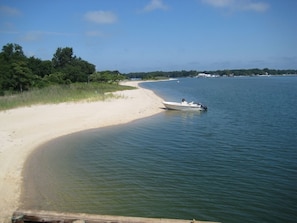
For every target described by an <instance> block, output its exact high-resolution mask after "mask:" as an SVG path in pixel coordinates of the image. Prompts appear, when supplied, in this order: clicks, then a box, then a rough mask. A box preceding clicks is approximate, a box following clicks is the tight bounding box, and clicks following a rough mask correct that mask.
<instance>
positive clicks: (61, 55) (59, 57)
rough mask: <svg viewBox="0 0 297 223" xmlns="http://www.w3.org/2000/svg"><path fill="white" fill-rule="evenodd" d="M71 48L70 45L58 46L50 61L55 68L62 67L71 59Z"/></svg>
mask: <svg viewBox="0 0 297 223" xmlns="http://www.w3.org/2000/svg"><path fill="white" fill-rule="evenodd" d="M73 59H74V58H73V50H72V48H70V47H65V48H60V47H59V48H58V49H57V50H56V53H55V54H54V56H53V59H52V63H53V67H54V68H55V69H61V68H64V67H65V66H66V65H67V64H70V63H71V62H72V60H73Z"/></svg>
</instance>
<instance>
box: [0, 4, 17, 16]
mask: <svg viewBox="0 0 297 223" xmlns="http://www.w3.org/2000/svg"><path fill="white" fill-rule="evenodd" d="M0 14H3V15H8V16H18V15H20V14H21V12H20V11H19V10H18V9H16V8H12V7H9V6H0Z"/></svg>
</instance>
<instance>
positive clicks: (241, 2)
mask: <svg viewBox="0 0 297 223" xmlns="http://www.w3.org/2000/svg"><path fill="white" fill-rule="evenodd" d="M296 11H297V1H296V0H83V1H82V0H75V1H69V0H0V46H1V47H3V46H4V45H6V44H7V43H17V44H19V45H21V46H22V48H23V50H24V52H25V54H26V55H27V56H35V57H37V58H40V59H42V60H51V59H52V57H53V54H54V53H55V52H56V49H57V48H58V47H72V48H73V51H74V54H75V55H76V56H77V57H81V58H82V59H84V60H87V61H89V62H90V63H93V64H95V65H96V69H97V70H99V71H100V70H119V71H120V72H122V73H127V72H138V71H146V72H147V71H156V70H162V71H172V70H198V71H204V70H217V69H239V68H266V67H268V68H271V69H297V13H296Z"/></svg>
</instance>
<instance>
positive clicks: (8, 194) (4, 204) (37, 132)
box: [0, 81, 164, 222]
mask: <svg viewBox="0 0 297 223" xmlns="http://www.w3.org/2000/svg"><path fill="white" fill-rule="evenodd" d="M138 83H139V82H132V81H131V82H125V83H124V84H125V85H130V86H138ZM116 94H118V95H120V96H121V97H120V98H117V99H109V100H107V101H98V102H80V103H61V104H55V105H36V106H31V107H22V108H17V109H12V110H7V111H1V112H0V123H1V125H0V145H1V146H0V199H1V203H0V222H10V218H11V216H12V213H13V212H14V211H15V210H17V209H18V206H19V202H20V195H21V187H22V182H23V181H25V180H26V179H23V178H22V170H23V166H24V163H25V161H26V159H27V157H28V156H29V155H30V153H31V152H32V151H33V150H34V149H36V148H37V147H38V146H39V145H41V144H43V143H45V142H46V141H49V140H51V139H54V138H56V137H59V136H63V135H67V134H70V133H74V132H78V131H82V130H87V129H92V128H100V127H106V126H111V125H117V124H124V123H128V122H130V121H133V120H136V119H140V118H144V117H148V116H151V115H154V114H157V113H159V112H162V108H163V107H164V106H163V105H162V99H161V98H160V97H158V96H157V95H155V94H154V93H153V92H152V91H150V90H147V89H143V88H139V87H138V88H137V89H135V90H127V91H120V92H117V93H116Z"/></svg>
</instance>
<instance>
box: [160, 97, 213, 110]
mask: <svg viewBox="0 0 297 223" xmlns="http://www.w3.org/2000/svg"><path fill="white" fill-rule="evenodd" d="M163 104H164V105H165V107H166V108H167V109H169V110H179V111H206V110H207V107H206V106H205V105H202V104H201V103H198V102H186V100H185V99H182V102H170V101H163Z"/></svg>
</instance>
